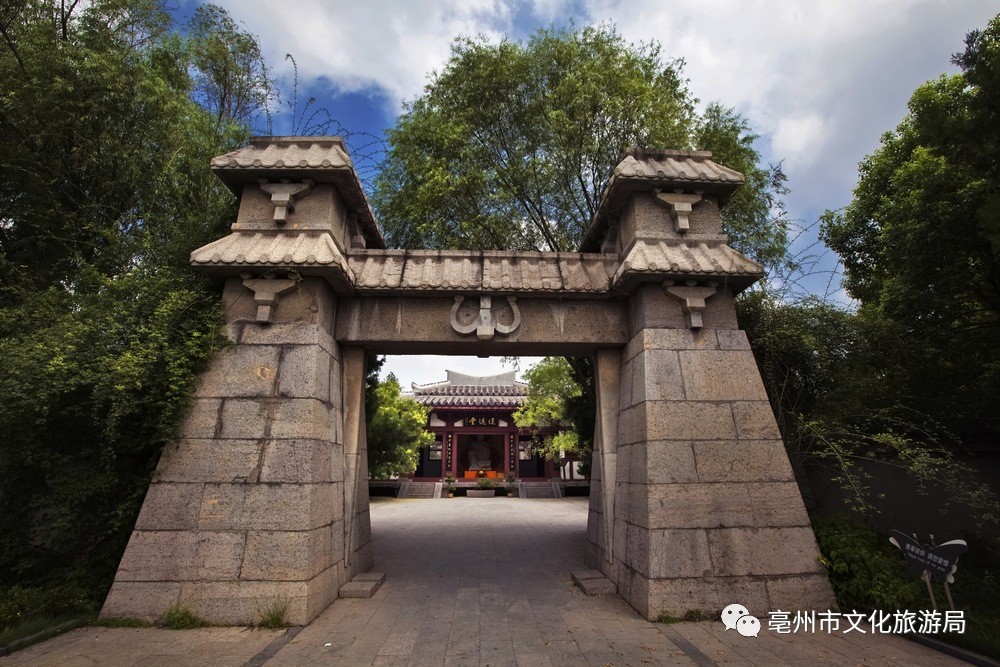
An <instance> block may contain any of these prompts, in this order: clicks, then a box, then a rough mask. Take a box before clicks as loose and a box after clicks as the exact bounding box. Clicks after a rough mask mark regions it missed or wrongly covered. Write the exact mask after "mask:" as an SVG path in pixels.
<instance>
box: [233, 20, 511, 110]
mask: <svg viewBox="0 0 1000 667" xmlns="http://www.w3.org/2000/svg"><path fill="white" fill-rule="evenodd" d="M216 3H217V4H219V5H221V6H223V7H225V8H226V9H227V10H228V11H229V12H230V14H232V15H233V16H234V17H235V18H236V19H237V20H239V21H242V22H243V23H245V24H246V26H247V28H248V29H249V30H250V32H252V33H254V34H256V35H258V36H259V37H260V38H261V43H262V46H263V47H264V50H265V57H266V59H267V61H268V62H269V63H271V64H272V65H274V66H276V67H277V69H278V71H279V72H284V73H286V74H287V73H288V71H287V66H286V65H284V57H285V53H291V54H292V55H293V56H294V57H295V60H296V62H297V64H298V68H299V76H300V78H305V79H310V78H318V77H326V78H327V79H328V80H329V81H331V82H332V83H333V84H334V85H335V86H336V88H337V89H338V90H340V91H343V92H356V91H359V90H364V89H367V88H373V87H376V88H379V89H381V90H382V91H384V92H386V93H387V94H388V96H389V98H390V99H391V100H392V101H393V102H394V103H396V102H399V101H401V100H403V99H407V98H412V97H414V96H415V95H417V94H419V93H420V91H421V90H422V88H423V85H424V83H425V82H426V77H427V74H428V73H429V72H430V71H431V70H433V69H435V68H440V67H441V66H442V64H444V62H445V61H446V60H447V58H448V54H449V48H450V45H451V42H452V40H453V39H454V38H455V37H456V36H458V35H462V34H464V35H477V34H480V33H482V34H484V35H486V36H488V37H491V38H494V39H498V38H499V37H500V36H501V35H503V34H504V33H505V32H507V31H509V30H510V27H511V20H512V10H511V8H510V7H509V6H508V5H507V4H505V3H503V2H500V1H499V0H446V1H442V2H435V1H434V0H414V1H411V2H391V1H388V0H368V1H366V2H336V3H333V2H324V1H323V0H296V1H295V2H273V1H272V0H216Z"/></svg>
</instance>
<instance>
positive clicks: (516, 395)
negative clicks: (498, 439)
mask: <svg viewBox="0 0 1000 667" xmlns="http://www.w3.org/2000/svg"><path fill="white" fill-rule="evenodd" d="M447 373H448V380H446V381H444V382H434V383H432V384H424V385H418V384H414V385H412V388H413V390H412V394H409V395H410V397H411V398H413V400H415V401H417V402H418V403H420V404H422V405H427V406H429V407H477V408H483V407H489V408H496V407H503V408H511V409H517V408H519V407H521V405H523V404H524V401H525V400H526V399H527V396H528V385H527V384H525V383H524V382H518V381H516V380H515V379H514V372H513V371H510V372H508V373H502V374H500V375H491V376H486V377H479V376H471V375H464V374H462V373H456V372H455V371H447Z"/></svg>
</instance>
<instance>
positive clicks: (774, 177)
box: [373, 26, 786, 263]
mask: <svg viewBox="0 0 1000 667" xmlns="http://www.w3.org/2000/svg"><path fill="white" fill-rule="evenodd" d="M662 51H663V50H662V47H661V46H660V45H659V44H658V43H656V42H649V43H647V44H640V45H635V44H630V43H628V42H627V41H625V39H624V38H622V37H621V35H619V34H618V33H617V32H616V31H615V29H614V28H613V27H610V26H599V27H586V28H580V29H566V30H555V29H549V30H540V31H538V32H536V33H535V34H534V35H533V36H532V37H531V39H530V40H528V42H527V43H519V42H512V41H509V40H507V39H503V40H501V41H499V42H498V43H493V42H489V41H488V40H486V39H485V38H478V39H473V38H461V39H458V40H456V41H455V43H454V44H453V46H452V54H451V58H450V59H449V60H448V62H447V63H446V65H445V66H444V68H443V69H442V70H441V71H440V72H435V73H433V74H432V75H431V77H430V81H429V82H428V84H427V85H426V87H425V89H424V93H423V95H421V96H419V97H417V98H416V99H415V100H412V101H410V102H409V103H407V104H406V106H405V110H404V113H403V114H402V115H401V116H400V117H399V120H398V121H397V124H396V126H395V127H394V128H392V129H390V130H389V131H388V141H389V145H390V150H389V152H388V155H387V157H386V161H385V163H384V165H383V170H382V173H381V175H380V176H379V178H378V179H377V181H376V187H375V192H374V196H373V200H374V203H375V205H376V208H377V209H378V213H379V216H380V219H381V222H382V224H383V226H384V229H385V233H386V239H387V241H388V242H389V244H390V245H394V246H397V247H429V248H477V249H478V248H485V249H501V248H502V249H512V250H563V251H572V250H576V249H577V247H578V244H579V242H580V239H581V237H582V234H583V232H584V230H585V229H586V227H587V225H588V224H589V222H590V220H591V218H592V216H593V214H594V212H595V210H596V208H597V205H598V202H599V200H600V195H601V191H602V189H603V188H604V185H605V183H606V182H607V180H608V178H609V177H610V175H611V172H612V170H613V168H614V167H615V165H616V164H617V163H618V161H619V160H620V159H621V158H622V156H623V155H624V152H625V150H626V149H627V148H629V147H631V146H641V147H650V148H680V149H693V148H698V149H708V150H711V151H713V152H714V154H715V159H716V160H718V161H719V162H721V163H722V164H725V165H727V166H729V167H732V168H734V169H737V170H739V171H742V172H743V173H744V174H746V176H747V181H748V187H746V188H743V189H742V190H741V191H740V194H738V195H737V196H736V197H734V198H733V200H732V201H731V202H730V203H729V205H728V206H727V207H726V209H725V211H724V220H725V224H726V229H727V231H728V232H729V234H730V237H731V240H732V243H733V245H734V246H735V247H736V248H737V249H739V250H741V251H743V252H745V253H747V254H748V255H750V256H752V257H754V258H756V259H758V260H761V261H764V262H765V263H773V262H778V261H781V260H782V259H783V258H784V254H785V244H786V236H785V227H784V224H783V220H782V218H781V215H782V213H781V202H780V197H781V195H782V193H783V192H784V190H783V188H784V185H783V183H784V176H783V174H782V173H781V171H780V169H777V168H775V169H771V168H767V167H764V166H762V165H761V164H760V161H761V160H760V155H759V154H758V153H757V152H756V150H755V149H754V147H753V142H754V140H755V139H756V136H755V135H754V134H753V132H752V130H751V128H750V127H749V124H748V123H747V121H746V119H744V118H742V117H741V116H740V115H738V114H736V113H735V112H733V111H732V110H731V109H727V108H725V107H723V106H722V105H720V104H710V105H709V106H708V108H707V110H706V111H705V113H704V114H700V115H699V114H698V113H697V112H696V110H695V104H696V102H697V100H696V99H695V98H694V96H693V95H692V94H691V92H690V91H689V89H688V87H687V81H686V80H685V79H684V77H683V61H680V60H669V59H666V58H665V57H664V56H663V52H662Z"/></svg>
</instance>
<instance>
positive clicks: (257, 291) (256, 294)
mask: <svg viewBox="0 0 1000 667" xmlns="http://www.w3.org/2000/svg"><path fill="white" fill-rule="evenodd" d="M296 284H297V281H295V280H292V279H291V278H244V280H243V285H244V286H245V287H246V288H247V289H249V290H250V291H252V292H253V302H254V303H255V304H257V321H258V322H270V321H271V316H272V315H273V314H274V308H276V307H277V305H278V295H279V294H281V293H282V292H287V291H288V290H290V289H292V288H293V287H295V285H296Z"/></svg>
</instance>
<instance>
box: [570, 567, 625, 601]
mask: <svg viewBox="0 0 1000 667" xmlns="http://www.w3.org/2000/svg"><path fill="white" fill-rule="evenodd" d="M572 574H573V581H574V582H576V585H577V586H579V587H580V590H582V591H583V592H584V594H585V595H614V594H615V593H617V592H618V586H616V585H615V584H614V582H612V581H611V580H610V579H608V578H607V577H605V576H604V575H603V574H602V573H601V572H598V571H597V570H577V571H576V572H573V573H572Z"/></svg>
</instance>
